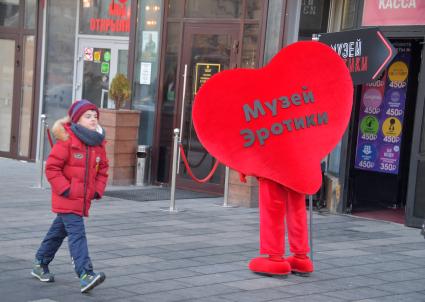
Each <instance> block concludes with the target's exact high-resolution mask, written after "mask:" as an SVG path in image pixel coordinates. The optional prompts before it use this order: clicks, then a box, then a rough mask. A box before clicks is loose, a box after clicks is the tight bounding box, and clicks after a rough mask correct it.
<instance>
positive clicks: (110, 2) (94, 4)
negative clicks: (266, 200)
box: [79, 0, 145, 36]
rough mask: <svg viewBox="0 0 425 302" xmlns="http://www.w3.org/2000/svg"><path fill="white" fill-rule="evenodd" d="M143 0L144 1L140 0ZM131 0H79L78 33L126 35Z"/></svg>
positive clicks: (127, 33)
mask: <svg viewBox="0 0 425 302" xmlns="http://www.w3.org/2000/svg"><path fill="white" fill-rule="evenodd" d="M142 2H145V1H142ZM130 9H131V0H126V1H122V0H119V1H117V0H102V1H95V0H80V29H79V33H80V34H86V35H105V36H128V35H129V33H130V12H131V10H130Z"/></svg>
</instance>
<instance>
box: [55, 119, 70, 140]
mask: <svg viewBox="0 0 425 302" xmlns="http://www.w3.org/2000/svg"><path fill="white" fill-rule="evenodd" d="M70 122H71V119H70V118H69V116H65V117H63V118H61V119H58V120H57V121H56V122H55V123H54V124H53V127H52V133H53V136H54V137H55V138H56V139H57V140H61V141H66V140H68V138H69V133H68V131H66V129H65V127H64V125H65V124H68V123H70Z"/></svg>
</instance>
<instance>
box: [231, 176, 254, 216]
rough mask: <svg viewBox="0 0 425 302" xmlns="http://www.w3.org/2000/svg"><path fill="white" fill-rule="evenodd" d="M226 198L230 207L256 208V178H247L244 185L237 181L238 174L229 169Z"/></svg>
mask: <svg viewBox="0 0 425 302" xmlns="http://www.w3.org/2000/svg"><path fill="white" fill-rule="evenodd" d="M228 198H229V199H228V202H229V204H230V205H234V206H240V207H246V208H256V207H258V181H257V178H255V177H251V176H247V177H246V183H243V182H241V181H240V180H239V173H238V172H237V171H234V170H232V169H230V177H229V197H228Z"/></svg>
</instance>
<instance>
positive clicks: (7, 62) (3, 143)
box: [0, 39, 16, 156]
mask: <svg viewBox="0 0 425 302" xmlns="http://www.w3.org/2000/svg"><path fill="white" fill-rule="evenodd" d="M15 50H16V40H14V39H0V53H1V56H0V156H3V155H4V156H12V147H13V144H15V143H16V133H14V131H13V128H12V122H13V118H12V117H13V109H14V108H13V103H14V92H15V89H14V87H15V62H16V53H15Z"/></svg>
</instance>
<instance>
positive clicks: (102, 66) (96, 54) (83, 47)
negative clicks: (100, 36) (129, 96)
mask: <svg viewBox="0 0 425 302" xmlns="http://www.w3.org/2000/svg"><path fill="white" fill-rule="evenodd" d="M127 64H128V40H116V39H114V40H109V39H107V40H96V39H92V38H80V39H79V43H78V54H77V75H76V85H75V98H76V99H87V100H89V101H90V102H92V103H94V104H96V106H98V107H99V108H114V106H115V105H114V103H113V101H112V100H111V99H110V98H109V86H110V84H111V81H112V79H113V78H114V77H115V75H116V74H117V73H122V74H124V75H125V76H127Z"/></svg>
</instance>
